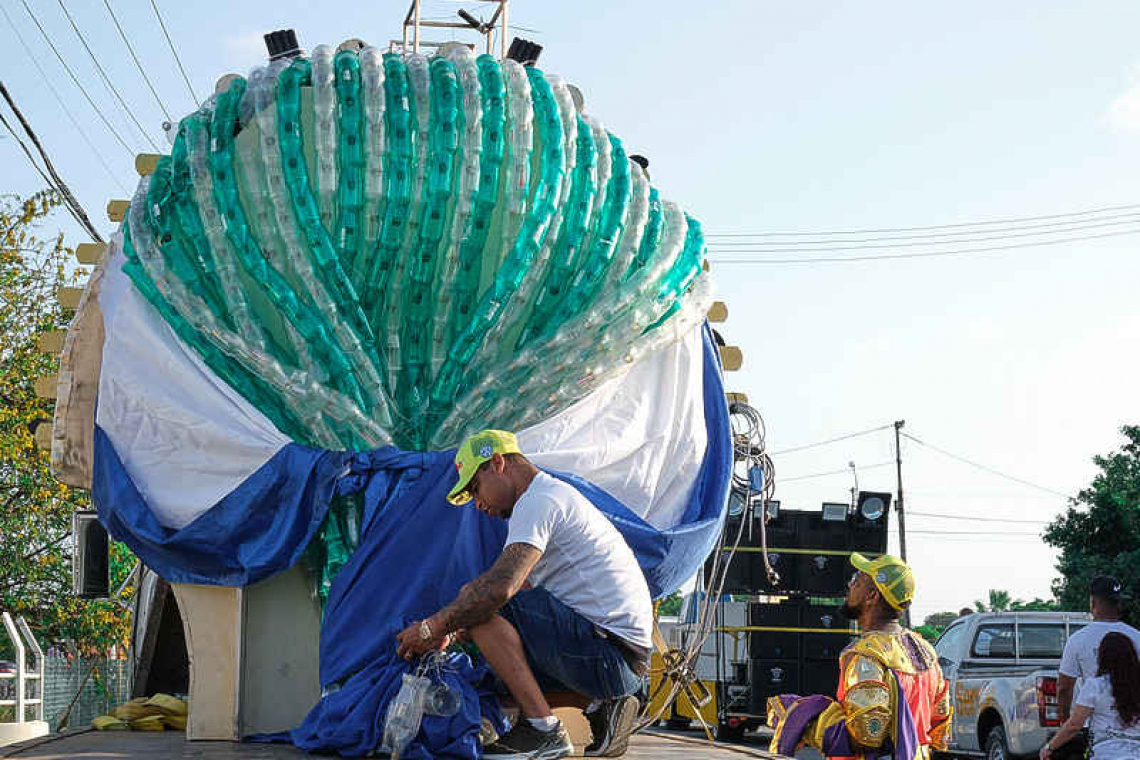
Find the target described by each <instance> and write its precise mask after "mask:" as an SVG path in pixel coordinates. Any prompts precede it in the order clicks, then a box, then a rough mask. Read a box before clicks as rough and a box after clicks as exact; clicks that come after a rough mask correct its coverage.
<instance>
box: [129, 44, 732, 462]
mask: <svg viewBox="0 0 1140 760" xmlns="http://www.w3.org/2000/svg"><path fill="white" fill-rule="evenodd" d="M123 251H124V253H125V255H126V257H127V263H126V265H125V271H126V272H127V273H128V275H129V277H130V278H131V280H132V282H133V284H134V286H135V287H136V288H137V289H138V290H139V291H140V292H141V293H142V294H143V295H144V296H145V298H146V299H147V300H148V301H149V302H150V303H151V304H152V305H153V306H154V307H155V308H156V309H157V310H158V311H159V312H160V313H161V315H162V317H163V319H164V320H165V321H166V322H167V324H168V325H170V326H171V327H172V328H173V329H174V330H175V332H176V333H177V335H178V336H179V337H180V338H181V340H182V341H183V342H184V343H186V344H187V345H189V346H191V347H192V348H193V349H194V350H195V351H196V352H197V353H198V354H199V355H200V356H201V358H202V359H203V360H204V361H205V362H206V364H208V366H209V367H210V368H211V369H212V370H213V372H214V373H216V375H217V376H218V377H220V378H222V379H223V380H224V381H225V382H226V383H228V384H230V385H231V386H232V387H233V388H234V389H235V390H237V391H238V392H239V393H240V394H241V395H242V396H243V397H244V398H246V399H247V400H248V401H249V402H250V403H251V404H252V405H253V406H255V407H256V408H257V409H258V410H260V411H261V412H263V413H264V414H265V415H266V416H267V417H268V418H269V419H270V420H272V422H273V423H274V424H275V425H276V426H277V427H278V428H279V429H280V430H281V431H282V432H284V433H285V434H286V435H288V436H289V437H291V438H292V439H293V440H295V441H297V442H299V443H303V444H307V445H310V446H314V447H320V448H326V449H341V450H343V449H351V450H362V449H372V448H376V447H379V446H382V445H385V444H395V445H397V446H399V447H402V448H405V449H420V450H428V449H435V450H439V449H445V448H448V447H451V446H454V445H456V444H457V443H458V442H459V441H460V440H462V438H463V437H464V436H465V435H467V434H469V433H471V432H474V431H475V430H477V429H480V428H484V427H496V428H502V429H507V430H516V429H521V428H524V427H526V426H527V425H531V424H534V423H536V422H538V421H541V420H543V419H547V418H549V417H550V416H552V415H554V414H557V413H558V412H559V411H561V410H564V409H566V408H567V407H568V406H570V405H572V404H573V403H574V402H575V401H577V400H579V399H581V398H583V397H584V396H585V395H587V394H589V393H590V392H591V391H592V390H593V389H595V388H597V387H598V386H599V385H600V384H601V383H604V382H605V381H606V380H607V379H610V378H613V377H615V376H617V375H619V374H621V373H622V372H623V371H625V369H626V368H628V367H629V366H630V365H631V364H634V363H636V362H637V361H638V359H639V358H640V357H642V356H644V355H646V354H647V353H649V352H652V351H654V350H655V349H657V348H660V347H663V346H665V345H668V344H669V343H671V342H672V341H675V340H677V338H678V336H680V335H682V334H685V333H687V332H689V331H691V329H692V328H693V327H694V326H695V325H696V324H697V323H698V322H700V321H702V320H703V319H704V315H705V312H706V311H707V309H708V306H709V303H710V288H709V284H708V276H707V275H706V274H704V273H703V272H702V260H703V253H704V243H703V238H702V235H701V229H700V226H699V224H698V223H697V222H696V221H694V220H693V219H691V218H689V217H688V216H687V215H686V214H685V213H684V212H683V211H682V210H681V208H680V207H678V206H677V205H676V204H675V203H672V202H670V201H667V200H664V199H662V198H661V197H659V195H658V192H657V191H656V190H654V189H653V188H651V187H650V185H649V182H648V178H647V176H646V174H645V172H644V171H643V169H642V168H641V167H640V166H639V165H638V164H636V163H634V162H632V161H631V160H630V159H629V156H628V155H627V153H626V149H625V147H624V146H623V144H622V141H621V140H620V139H619V138H617V137H615V136H614V135H612V134H610V133H609V132H607V131H606V130H605V128H604V127H603V126H602V125H601V124H600V123H599V122H598V121H597V120H596V119H595V118H593V117H592V116H589V115H587V114H584V113H581V112H580V111H579V109H578V108H576V107H575V103H574V100H573V99H572V97H571V91H570V88H569V87H568V86H567V84H566V83H565V82H564V81H563V80H562V79H560V78H558V77H556V76H551V75H546V74H544V73H543V72H541V71H540V70H538V69H536V68H533V67H523V66H521V65H519V64H517V63H515V62H514V61H511V60H504V61H502V62H499V61H497V60H495V59H494V58H492V57H490V56H480V57H476V56H475V55H474V54H472V53H471V52H470V51H469V50H467V49H465V48H462V47H455V48H454V49H451V50H448V51H447V52H446V54H444V55H437V56H433V57H431V58H427V57H424V56H421V55H410V56H407V57H404V56H400V55H394V54H384V53H381V52H380V51H378V50H376V49H374V48H365V49H364V50H362V51H359V52H357V51H352V50H342V51H340V52H335V51H334V50H333V49H332V48H330V47H328V46H320V47H317V48H316V49H315V50H314V51H313V53H312V55H311V56H310V57H309V58H297V59H294V60H292V61H279V62H275V63H272V64H270V65H269V66H268V67H265V68H259V69H256V70H254V71H253V72H252V73H251V74H250V76H249V77H248V78H244V79H243V78H240V77H236V78H233V79H232V80H231V81H230V83H229V85H228V87H227V88H225V89H224V90H223V91H220V92H219V93H218V94H217V95H216V96H215V97H214V98H212V99H211V100H210V101H209V102H208V103H206V104H205V105H204V106H203V107H202V108H200V109H199V110H198V111H196V112H195V113H193V114H191V115H190V116H188V117H186V118H185V119H183V120H182V122H181V124H180V125H179V126H178V128H177V136H176V139H175V140H174V144H173V148H172V150H171V153H170V155H169V156H164V157H162V158H161V159H160V161H159V163H158V167H157V169H156V171H155V172H154V173H153V174H152V175H151V176H149V177H145V178H144V179H143V181H142V182H141V183H140V185H139V187H138V190H137V192H136V194H135V197H134V199H133V201H132V203H131V206H130V211H129V215H128V218H127V223H126V224H125V225H124V230H123Z"/></svg>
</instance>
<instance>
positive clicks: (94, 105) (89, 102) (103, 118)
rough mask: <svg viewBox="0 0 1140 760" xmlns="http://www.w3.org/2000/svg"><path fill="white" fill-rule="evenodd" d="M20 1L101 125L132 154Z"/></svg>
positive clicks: (36, 20)
mask: <svg viewBox="0 0 1140 760" xmlns="http://www.w3.org/2000/svg"><path fill="white" fill-rule="evenodd" d="M20 3H21V4H22V5H23V6H24V10H25V11H27V12H28V16H30V17H31V19H32V22H33V23H35V25H36V28H37V29H39V30H40V35H41V36H42V37H43V38H44V42H46V43H47V44H48V47H49V48H51V51H52V52H53V53H55V57H56V58H58V59H59V62H60V64H62V65H63V69H64V71H66V72H67V75H68V76H70V77H71V81H72V82H74V83H75V86H76V87H78V88H79V92H80V93H81V94H82V95H83V98H84V99H85V100H86V101H87V103H88V104H89V105H90V106H91V108H93V109H94V110H95V113H96V114H98V116H99V119H100V121H102V122H103V125H104V126H105V127H107V131H108V132H110V133H111V134H112V135H114V136H115V139H116V140H118V141H119V145H122V146H123V149H124V150H125V151H127V153H128V154H130V155H131V156H134V155H135V151H134V150H132V149H131V146H130V145H128V144H127V141H126V140H124V139H123V136H122V135H120V134H119V133H118V131H117V130H116V129H115V128H114V127H113V126H111V122H109V121H108V120H107V117H106V116H105V115H104V114H103V111H102V110H100V108H99V106H98V105H96V104H95V101H94V100H92V99H91V95H90V94H89V93H88V92H87V90H86V88H84V86H83V85H82V84H81V83H80V82H79V77H77V76H75V72H74V71H72V70H71V67H70V66H68V65H67V61H65V60H64V58H63V55H62V54H61V53H60V52H59V49H58V48H56V46H55V43H54V42H52V40H51V37H50V36H49V35H48V33H47V30H45V29H44V27H43V24H41V23H40V20H39V19H38V18H36V14H34V13H32V9H31V8H30V7H28V3H27V0H20Z"/></svg>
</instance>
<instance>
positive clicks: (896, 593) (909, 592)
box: [851, 554, 914, 610]
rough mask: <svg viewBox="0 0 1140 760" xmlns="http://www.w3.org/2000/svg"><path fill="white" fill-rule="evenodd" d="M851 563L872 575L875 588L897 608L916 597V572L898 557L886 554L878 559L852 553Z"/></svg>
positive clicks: (899, 608) (888, 602)
mask: <svg viewBox="0 0 1140 760" xmlns="http://www.w3.org/2000/svg"><path fill="white" fill-rule="evenodd" d="M851 564H852V565H854V566H855V569H857V570H862V571H863V572H865V573H866V574H867V575H869V576H871V580H872V581H874V583H875V588H877V589H879V593H881V594H882V595H883V598H884V599H886V600H887V604H889V605H891V606H892V607H894V608H895V609H896V610H901V609H902V608H903V607H904V606H906V605H907V604H908V603H909V602H910V600H911V599H914V572H913V571H912V570H911V569H910V566H909V565H907V563H905V562H903V561H902V560H901V559H899V558H898V557H892V556H891V555H890V554H884V555H882V556H881V557H878V558H877V559H867V558H866V557H864V556H863V555H862V554H852V555H851Z"/></svg>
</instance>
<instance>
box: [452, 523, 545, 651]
mask: <svg viewBox="0 0 1140 760" xmlns="http://www.w3.org/2000/svg"><path fill="white" fill-rule="evenodd" d="M541 556H542V552H540V551H539V550H538V549H536V548H535V547H533V546H531V545H530V544H508V545H507V546H506V547H505V548H504V549H503V553H502V554H500V555H499V558H498V559H497V560H495V564H493V565H491V567H490V568H489V569H488V570H487V572H485V573H483V574H482V575H480V576H479V577H478V578H476V579H474V580H473V581H471V582H470V583H467V584H466V585H464V586H463V588H461V589H460V590H459V596H457V597H455V601H453V602H452V603H451V604H449V605H447V606H446V607H444V608H443V609H442V610H440V611H439V612H437V613H435V615H433V616H432V617H434V618H435V619H436V620H437V621H439V623H441V624H442V627H441V628H439V629H438V630H437V629H436V626H434V625H433V626H432V630H433V631H434V632H435V633H436V634H437V635H441V634H444V633H451V632H452V631H457V630H459V629H460V628H467V627H469V626H472V625H477V624H479V623H482V622H484V621H485V620H487V619H488V618H490V617H491V616H492V615H494V614H495V612H496V611H497V610H498V609H499V608H500V607H502V606H503V605H504V604H506V603H507V602H508V601H509V600H510V598H511V597H512V596H514V595H515V592H517V591H518V590H519V588H520V587H521V586H522V584H523V583H524V582H525V581H526V578H527V576H528V575H530V571H531V569H532V568H533V567H534V565H535V563H536V562H538V560H539V558H540V557H541Z"/></svg>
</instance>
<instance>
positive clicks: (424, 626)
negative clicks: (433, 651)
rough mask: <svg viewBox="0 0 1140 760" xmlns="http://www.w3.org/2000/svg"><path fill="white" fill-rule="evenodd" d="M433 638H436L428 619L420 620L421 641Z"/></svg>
mask: <svg viewBox="0 0 1140 760" xmlns="http://www.w3.org/2000/svg"><path fill="white" fill-rule="evenodd" d="M433 638H435V637H434V636H432V635H431V626H430V625H428V621H426V620H421V621H420V641H431V640H432V639H433Z"/></svg>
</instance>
